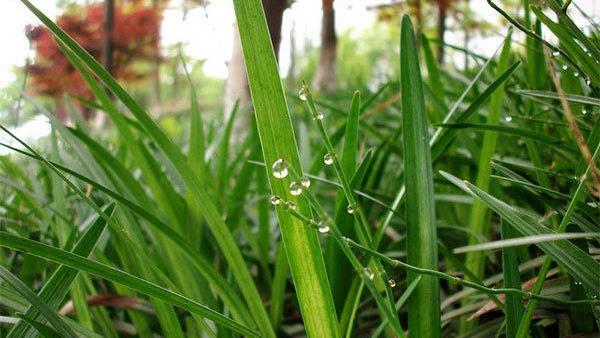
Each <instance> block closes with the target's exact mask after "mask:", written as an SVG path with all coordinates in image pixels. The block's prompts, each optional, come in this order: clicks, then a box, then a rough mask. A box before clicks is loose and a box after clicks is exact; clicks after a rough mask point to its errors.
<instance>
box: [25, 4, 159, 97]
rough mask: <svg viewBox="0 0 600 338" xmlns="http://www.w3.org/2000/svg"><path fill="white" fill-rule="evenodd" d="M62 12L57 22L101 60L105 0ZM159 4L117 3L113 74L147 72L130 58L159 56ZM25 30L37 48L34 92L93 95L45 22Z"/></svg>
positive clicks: (134, 76)
mask: <svg viewBox="0 0 600 338" xmlns="http://www.w3.org/2000/svg"><path fill="white" fill-rule="evenodd" d="M80 9H81V11H80V13H76V12H72V13H69V14H63V15H62V16H60V17H58V18H57V20H56V23H57V24H58V25H59V26H60V27H61V28H62V29H63V30H64V31H65V32H67V33H68V34H69V35H70V36H71V37H72V38H73V39H75V41H77V42H78V43H79V44H80V45H81V46H82V47H83V48H85V49H86V50H87V51H88V52H89V53H90V54H91V55H92V56H93V57H94V58H96V60H98V61H100V62H101V61H102V59H103V55H102V54H103V53H102V50H103V48H102V46H103V41H104V38H103V35H104V32H103V23H104V3H98V4H92V5H88V6H85V7H81V8H80ZM159 29H160V9H159V8H158V7H144V6H142V5H138V4H137V2H135V1H134V2H130V3H127V4H122V5H117V6H115V17H114V26H113V31H112V34H111V40H112V44H113V76H114V77H116V78H117V79H123V80H134V79H139V78H142V77H143V76H144V75H145V74H141V73H139V72H136V71H135V70H134V69H133V67H132V64H133V62H134V61H140V60H156V59H157V58H159V54H158V53H159V50H158V42H159ZM26 34H27V36H28V38H30V39H31V41H32V45H33V47H34V49H35V60H34V62H33V64H32V65H31V66H30V70H29V71H30V74H31V76H30V81H31V85H32V88H33V89H34V91H35V92H37V93H39V94H43V95H48V96H52V97H61V96H62V95H63V94H64V93H70V94H74V95H78V96H82V97H86V98H89V97H90V96H91V93H90V92H89V89H88V88H87V86H86V85H85V83H84V81H83V79H82V78H81V76H80V75H79V74H77V72H76V70H75V69H74V68H73V66H72V65H71V64H70V63H69V61H68V59H67V58H66V57H65V56H64V55H63V54H62V52H61V51H60V49H59V48H58V45H57V44H56V42H55V41H54V38H53V36H52V34H51V33H50V32H49V31H48V30H47V29H46V28H44V27H42V26H36V27H27V33H26Z"/></svg>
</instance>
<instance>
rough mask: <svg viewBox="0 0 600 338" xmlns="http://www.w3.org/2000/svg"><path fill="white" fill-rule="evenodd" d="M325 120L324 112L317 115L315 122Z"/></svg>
mask: <svg viewBox="0 0 600 338" xmlns="http://www.w3.org/2000/svg"><path fill="white" fill-rule="evenodd" d="M324 118H325V114H323V112H322V111H318V112H317V114H316V115H315V120H319V121H321V120H322V119H324Z"/></svg>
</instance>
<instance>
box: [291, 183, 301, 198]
mask: <svg viewBox="0 0 600 338" xmlns="http://www.w3.org/2000/svg"><path fill="white" fill-rule="evenodd" d="M290 194H292V196H299V195H300V194H302V185H301V184H300V183H298V182H296V181H294V182H292V183H290Z"/></svg>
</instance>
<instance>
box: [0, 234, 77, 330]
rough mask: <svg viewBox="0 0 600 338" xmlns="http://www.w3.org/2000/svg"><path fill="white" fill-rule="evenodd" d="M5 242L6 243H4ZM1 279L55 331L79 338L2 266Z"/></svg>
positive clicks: (46, 305) (0, 270) (0, 269)
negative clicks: (25, 300) (27, 302)
mask: <svg viewBox="0 0 600 338" xmlns="http://www.w3.org/2000/svg"><path fill="white" fill-rule="evenodd" d="M2 242H4V241H2ZM0 278H2V279H4V280H5V281H6V282H7V283H8V284H10V285H11V286H12V287H13V288H15V290H17V292H18V293H20V294H21V295H22V296H23V297H24V298H25V299H27V301H29V303H31V306H32V307H34V308H36V309H37V310H38V312H39V313H40V314H41V315H42V316H44V318H46V320H47V321H48V322H50V324H52V326H53V327H54V329H55V330H56V331H57V332H58V333H60V334H61V335H62V336H63V337H65V338H77V335H76V334H75V332H73V330H72V329H71V328H70V327H69V326H68V325H67V323H65V321H64V320H63V319H62V318H60V316H59V315H58V314H57V313H56V312H55V311H54V310H53V309H52V308H51V307H50V306H48V304H46V303H44V301H42V300H41V299H40V298H39V297H38V296H37V295H36V294H35V293H33V291H31V289H29V288H28V287H27V285H25V284H24V283H23V282H22V281H21V280H20V279H19V278H17V277H16V276H15V275H13V274H12V273H11V272H10V271H8V270H7V269H6V268H5V267H3V266H2V265H0Z"/></svg>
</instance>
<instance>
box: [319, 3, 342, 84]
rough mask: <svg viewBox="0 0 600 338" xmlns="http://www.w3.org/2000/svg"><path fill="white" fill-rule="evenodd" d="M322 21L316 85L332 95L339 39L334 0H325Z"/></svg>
mask: <svg viewBox="0 0 600 338" xmlns="http://www.w3.org/2000/svg"><path fill="white" fill-rule="evenodd" d="M322 6H323V18H322V20H321V50H320V54H319V65H318V67H317V74H316V83H317V88H318V89H319V90H320V91H323V92H326V93H330V92H332V91H333V90H334V89H335V79H336V55H337V37H336V35H335V11H334V9H333V0H323V1H322Z"/></svg>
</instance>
